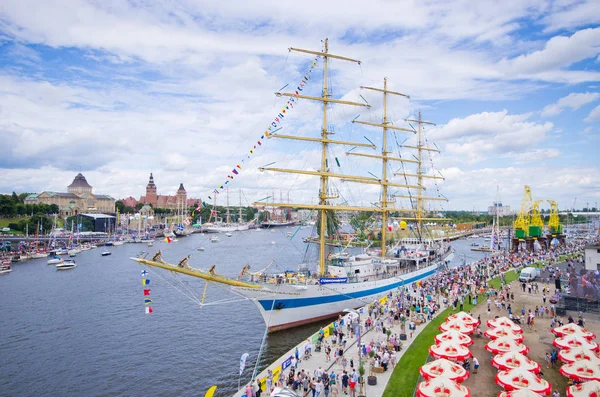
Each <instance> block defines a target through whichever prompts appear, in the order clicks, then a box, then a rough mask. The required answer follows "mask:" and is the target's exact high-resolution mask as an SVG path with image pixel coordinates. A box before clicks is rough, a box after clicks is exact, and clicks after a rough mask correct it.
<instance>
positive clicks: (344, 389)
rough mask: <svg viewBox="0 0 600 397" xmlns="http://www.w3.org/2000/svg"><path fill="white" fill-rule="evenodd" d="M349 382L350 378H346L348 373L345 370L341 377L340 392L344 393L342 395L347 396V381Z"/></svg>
mask: <svg viewBox="0 0 600 397" xmlns="http://www.w3.org/2000/svg"><path fill="white" fill-rule="evenodd" d="M349 380H350V377H349V376H348V373H347V372H346V370H344V372H343V375H342V391H343V392H344V394H348V381H349Z"/></svg>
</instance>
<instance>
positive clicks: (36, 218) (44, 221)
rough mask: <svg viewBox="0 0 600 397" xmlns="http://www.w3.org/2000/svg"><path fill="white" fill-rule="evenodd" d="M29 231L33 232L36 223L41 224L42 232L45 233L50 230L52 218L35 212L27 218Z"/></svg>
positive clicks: (36, 226)
mask: <svg viewBox="0 0 600 397" xmlns="http://www.w3.org/2000/svg"><path fill="white" fill-rule="evenodd" d="M28 224H29V233H35V231H36V230H39V229H37V228H38V225H41V226H42V233H43V234H47V233H49V232H50V230H52V219H51V218H49V217H47V216H46V215H43V214H35V215H33V216H32V217H31V218H29V222H28Z"/></svg>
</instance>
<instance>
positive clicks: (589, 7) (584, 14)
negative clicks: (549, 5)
mask: <svg viewBox="0 0 600 397" xmlns="http://www.w3.org/2000/svg"><path fill="white" fill-rule="evenodd" d="M554 5H555V6H556V8H557V9H555V10H553V11H554V12H552V13H550V14H548V15H546V16H544V18H542V20H541V22H542V24H544V25H546V29H544V31H546V32H554V31H557V30H559V29H572V28H576V27H579V26H585V25H593V24H597V23H598V21H599V20H600V8H599V7H598V2H597V1H596V0H583V1H566V2H556V3H554Z"/></svg>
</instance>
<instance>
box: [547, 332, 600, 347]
mask: <svg viewBox="0 0 600 397" xmlns="http://www.w3.org/2000/svg"><path fill="white" fill-rule="evenodd" d="M552 344H553V345H554V346H556V347H558V348H559V349H575V348H578V347H584V348H586V349H590V350H593V351H598V344H597V343H596V342H593V341H589V340H587V339H585V338H584V337H582V336H577V335H567V336H561V337H560V338H556V339H554V342H552Z"/></svg>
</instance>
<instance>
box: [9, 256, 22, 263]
mask: <svg viewBox="0 0 600 397" xmlns="http://www.w3.org/2000/svg"><path fill="white" fill-rule="evenodd" d="M10 261H11V262H13V263H19V262H21V256H20V255H15V256H13V257H11V258H10Z"/></svg>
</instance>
